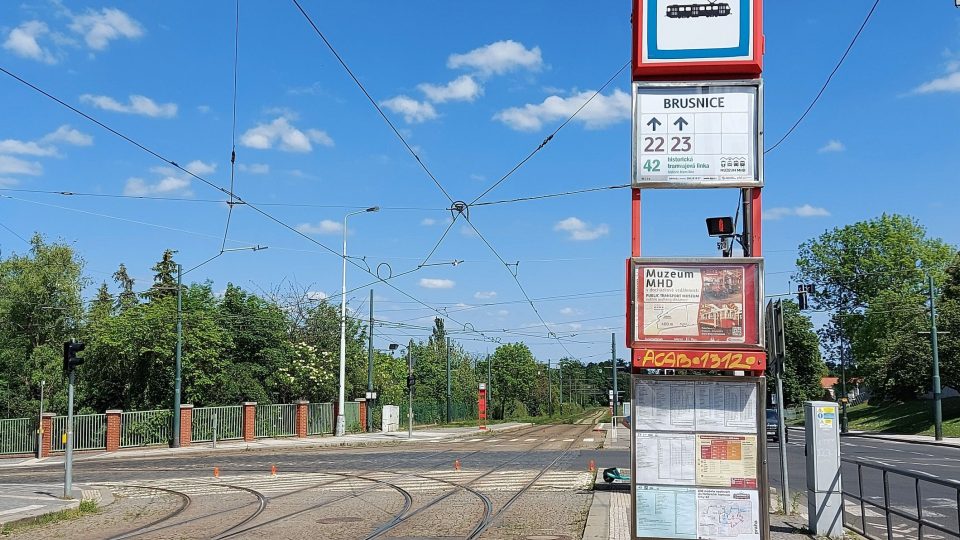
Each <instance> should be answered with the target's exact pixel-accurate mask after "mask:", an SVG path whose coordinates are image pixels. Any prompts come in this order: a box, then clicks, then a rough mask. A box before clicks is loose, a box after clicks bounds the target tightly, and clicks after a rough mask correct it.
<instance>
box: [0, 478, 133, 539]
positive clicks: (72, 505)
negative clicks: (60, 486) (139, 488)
mask: <svg viewBox="0 0 960 540" xmlns="http://www.w3.org/2000/svg"><path fill="white" fill-rule="evenodd" d="M94 490H96V491H98V492H99V497H84V496H83V492H84V491H94ZM72 494H73V497H74V498H73V500H71V501H67V503H66V505H64V506H61V507H59V508H49V509H47V510H44V511H34V512H32V513H30V514H29V515H26V516H23V517H19V518H14V519H11V520H10V521H2V520H0V531H2V530H3V529H4V528H5V527H8V526H14V527H16V526H18V525H23V524H30V523H33V522H36V521H37V520H39V519H40V518H42V517H43V516H46V515H50V514H56V513H58V512H63V511H66V510H76V509H77V508H80V501H84V500H92V501H96V503H97V508H98V509H100V508H103V507H105V506H108V505H111V504H113V503H114V502H115V501H116V499H115V498H114V497H113V493H112V492H111V491H110V489H109V488H106V487H99V486H90V489H86V490H84V489H82V488H80V487H77V488H74V489H73V492H72Z"/></svg>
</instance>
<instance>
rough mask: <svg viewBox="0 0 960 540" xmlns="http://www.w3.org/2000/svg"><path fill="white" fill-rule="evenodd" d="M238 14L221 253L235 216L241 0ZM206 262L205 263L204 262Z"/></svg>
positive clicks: (235, 29)
mask: <svg viewBox="0 0 960 540" xmlns="http://www.w3.org/2000/svg"><path fill="white" fill-rule="evenodd" d="M236 4H237V16H236V20H235V23H234V31H233V125H232V127H231V131H230V200H229V201H227V224H226V226H224V228H223V241H222V242H221V243H220V255H223V248H224V247H226V245H227V234H228V233H229V232H230V218H231V217H233V205H234V202H233V193H234V176H235V173H236V165H237V73H238V71H237V66H238V64H239V58H240V0H237V3H236ZM204 264H205V263H204Z"/></svg>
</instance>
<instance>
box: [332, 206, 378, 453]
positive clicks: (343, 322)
mask: <svg viewBox="0 0 960 540" xmlns="http://www.w3.org/2000/svg"><path fill="white" fill-rule="evenodd" d="M379 210H380V207H379V206H371V207H370V208H365V209H363V210H357V211H356V212H350V213H349V214H347V215H345V216H343V252H342V253H341V256H340V258H341V259H342V261H343V280H342V282H341V288H340V394H339V396H338V398H337V428H336V431H335V432H334V434H335V435H336V436H337V437H342V436H343V433H344V431H345V427H346V426H345V425H344V417H343V407H344V401H345V396H344V393H345V392H344V383H345V381H346V375H347V218H348V217H350V216H353V215H356V214H362V213H364V212H377V211H379Z"/></svg>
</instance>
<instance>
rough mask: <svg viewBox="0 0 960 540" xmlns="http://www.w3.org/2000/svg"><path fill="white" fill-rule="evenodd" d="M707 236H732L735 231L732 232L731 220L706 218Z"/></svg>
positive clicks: (729, 218)
mask: <svg viewBox="0 0 960 540" xmlns="http://www.w3.org/2000/svg"><path fill="white" fill-rule="evenodd" d="M707 234H708V235H710V236H721V237H723V236H733V235H735V234H736V231H734V230H733V218H732V217H729V216H726V217H711V218H707Z"/></svg>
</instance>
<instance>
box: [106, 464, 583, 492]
mask: <svg viewBox="0 0 960 540" xmlns="http://www.w3.org/2000/svg"><path fill="white" fill-rule="evenodd" d="M539 472H540V471H537V470H519V469H509V470H498V471H494V472H492V473H490V472H489V471H483V470H469V469H467V468H464V469H463V470H461V471H460V472H451V471H449V470H442V471H430V472H418V471H397V472H370V473H364V472H359V473H357V474H358V475H359V476H363V477H364V478H356V477H349V476H340V475H336V474H327V473H285V474H284V473H281V474H277V475H270V474H266V473H265V474H242V475H225V476H222V477H221V478H219V479H216V478H209V479H200V478H172V479H163V480H151V481H141V482H138V483H137V485H136V486H133V485H125V484H121V483H112V484H111V483H108V484H105V485H107V486H108V487H110V489H111V491H112V492H113V493H114V494H116V495H118V496H120V497H127V498H131V499H152V498H156V497H159V496H164V492H162V491H160V490H158V489H150V488H163V489H169V490H173V491H177V492H180V493H184V494H186V495H189V496H190V497H199V496H208V495H215V496H218V497H222V496H225V495H240V496H247V494H246V493H245V492H243V491H242V490H238V489H236V488H237V487H241V488H248V489H252V490H256V491H258V492H260V493H262V494H264V495H266V496H268V497H276V496H279V495H283V494H285V493H291V492H314V491H316V492H321V493H333V494H352V493H356V492H359V491H375V492H393V491H395V489H394V488H393V487H391V486H390V485H387V484H383V483H378V482H376V481H377V480H379V481H381V482H389V484H392V485H395V486H397V487H399V488H401V489H403V490H405V491H408V492H410V493H412V494H416V493H438V492H442V491H446V490H449V489H451V488H452V487H453V486H451V483H453V484H460V485H466V486H469V487H470V488H472V489H475V490H477V491H480V492H484V493H494V492H515V491H519V490H520V489H523V488H524V487H525V486H526V485H527V484H528V483H530V482H531V481H532V480H533V479H534V478H535V477H536V475H537V474H539ZM592 482H593V475H592V474H591V473H588V472H581V471H547V472H546V473H544V474H543V476H541V477H540V478H539V479H537V480H536V482H535V483H534V484H533V486H532V487H531V488H530V491H533V492H566V491H576V490H580V489H586V488H588V487H589V486H590V485H591V483H592ZM141 486H142V487H141Z"/></svg>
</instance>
